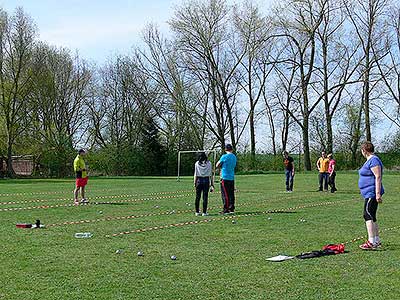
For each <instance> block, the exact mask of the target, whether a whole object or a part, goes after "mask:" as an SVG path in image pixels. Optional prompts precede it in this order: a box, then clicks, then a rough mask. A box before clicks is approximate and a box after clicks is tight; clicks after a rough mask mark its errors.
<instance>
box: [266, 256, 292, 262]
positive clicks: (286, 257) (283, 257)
mask: <svg viewBox="0 0 400 300" xmlns="http://www.w3.org/2000/svg"><path fill="white" fill-rule="evenodd" d="M292 258H294V256H287V255H278V256H274V257H270V258H267V260H269V261H275V262H278V261H285V260H289V259H292Z"/></svg>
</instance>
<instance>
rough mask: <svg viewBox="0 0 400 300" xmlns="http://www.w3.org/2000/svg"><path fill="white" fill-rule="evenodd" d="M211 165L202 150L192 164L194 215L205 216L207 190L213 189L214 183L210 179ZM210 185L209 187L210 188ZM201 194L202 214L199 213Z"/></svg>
mask: <svg viewBox="0 0 400 300" xmlns="http://www.w3.org/2000/svg"><path fill="white" fill-rule="evenodd" d="M212 179H213V178H212V166H211V162H210V161H209V160H208V158H207V155H206V154H205V153H204V152H201V153H199V155H198V160H197V161H196V163H195V165H194V186H195V188H196V199H195V207H196V216H200V215H203V216H207V215H208V213H207V205H208V191H209V190H210V191H211V192H212V191H213V190H214V184H213V180H212ZM210 186H211V189H210ZM201 194H203V214H200V198H201Z"/></svg>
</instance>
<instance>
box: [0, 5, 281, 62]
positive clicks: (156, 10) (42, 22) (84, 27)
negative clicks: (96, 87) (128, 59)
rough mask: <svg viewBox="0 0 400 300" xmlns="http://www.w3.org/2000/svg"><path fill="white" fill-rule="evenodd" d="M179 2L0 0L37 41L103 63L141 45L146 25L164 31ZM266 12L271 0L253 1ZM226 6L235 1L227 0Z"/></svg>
mask: <svg viewBox="0 0 400 300" xmlns="http://www.w3.org/2000/svg"><path fill="white" fill-rule="evenodd" d="M182 1H183V0H147V1H146V0H0V6H1V7H2V8H3V9H5V10H6V11H7V12H9V13H12V12H13V11H14V10H15V8H16V7H18V6H22V7H23V8H24V10H25V12H27V13H28V14H29V15H31V16H32V18H33V19H34V20H35V23H36V24H37V27H38V30H39V34H40V39H41V40H45V41H47V42H48V43H50V44H52V45H57V46H64V47H68V48H70V49H72V50H78V51H79V53H80V54H81V55H82V56H83V57H84V58H86V59H89V60H93V61H97V62H100V63H101V62H103V61H104V60H105V59H106V58H107V57H108V56H110V55H111V54H113V53H122V54H124V53H127V52H128V51H129V50H130V49H131V48H132V46H134V45H135V44H140V43H141V32H142V30H143V28H144V26H145V25H146V24H147V23H150V22H151V23H156V24H157V25H158V26H159V27H160V29H161V30H162V31H164V32H166V31H168V26H167V24H166V22H167V20H168V19H169V18H170V17H171V16H172V14H173V10H174V7H175V6H177V5H179V4H180V3H182ZM254 1H255V2H257V3H262V6H263V9H265V10H267V8H268V6H269V5H270V4H271V3H272V2H273V0H254ZM228 2H229V3H233V2H235V1H234V0H229V1H228Z"/></svg>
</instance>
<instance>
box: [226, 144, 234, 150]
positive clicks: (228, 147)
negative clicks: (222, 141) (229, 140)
mask: <svg viewBox="0 0 400 300" xmlns="http://www.w3.org/2000/svg"><path fill="white" fill-rule="evenodd" d="M225 150H228V151H232V150H233V147H232V145H231V144H226V145H225Z"/></svg>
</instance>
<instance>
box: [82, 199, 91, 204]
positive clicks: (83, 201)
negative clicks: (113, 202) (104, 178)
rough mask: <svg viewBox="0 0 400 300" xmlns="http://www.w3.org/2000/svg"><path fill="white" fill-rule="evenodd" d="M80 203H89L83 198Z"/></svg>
mask: <svg viewBox="0 0 400 300" xmlns="http://www.w3.org/2000/svg"><path fill="white" fill-rule="evenodd" d="M81 203H82V204H86V203H89V200H88V199H86V198H83V199H82V200H81Z"/></svg>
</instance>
